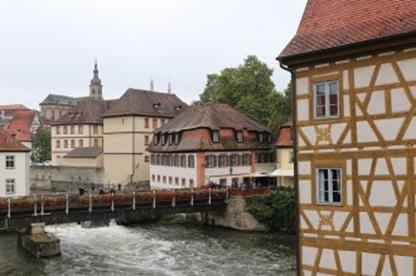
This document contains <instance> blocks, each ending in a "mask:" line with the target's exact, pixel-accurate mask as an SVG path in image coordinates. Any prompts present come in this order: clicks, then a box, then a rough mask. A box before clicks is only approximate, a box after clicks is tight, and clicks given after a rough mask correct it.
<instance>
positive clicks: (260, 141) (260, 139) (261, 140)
mask: <svg viewBox="0 0 416 276" xmlns="http://www.w3.org/2000/svg"><path fill="white" fill-rule="evenodd" d="M258 139H259V143H263V142H264V133H259V135H258Z"/></svg>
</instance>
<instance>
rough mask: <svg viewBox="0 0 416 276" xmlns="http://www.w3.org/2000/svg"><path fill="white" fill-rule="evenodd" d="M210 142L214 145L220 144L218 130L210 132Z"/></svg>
mask: <svg viewBox="0 0 416 276" xmlns="http://www.w3.org/2000/svg"><path fill="white" fill-rule="evenodd" d="M212 142H213V143H216V144H217V143H219V142H220V132H219V131H218V130H213V131H212Z"/></svg>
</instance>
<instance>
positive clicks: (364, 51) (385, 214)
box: [279, 0, 416, 275]
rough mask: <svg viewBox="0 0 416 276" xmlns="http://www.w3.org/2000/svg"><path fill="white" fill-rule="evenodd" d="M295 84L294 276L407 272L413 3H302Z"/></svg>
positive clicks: (411, 231)
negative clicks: (296, 266)
mask: <svg viewBox="0 0 416 276" xmlns="http://www.w3.org/2000/svg"><path fill="white" fill-rule="evenodd" d="M279 61H280V63H281V66H282V67H283V68H285V69H287V70H289V71H290V72H291V73H292V79H293V81H294V84H295V93H294V110H295V112H294V113H295V114H294V116H295V125H296V128H295V129H296V136H295V137H296V141H295V146H296V151H297V154H296V159H297V162H296V163H295V164H296V165H295V172H297V181H296V183H297V196H298V203H299V210H298V217H299V271H300V274H301V275H324V274H325V275H416V222H415V218H416V217H415V215H416V213H415V190H416V183H415V180H416V177H415V172H416V166H415V161H416V2H415V1H414V0H354V1H351V0H337V1H333V0H309V1H308V4H307V6H306V10H305V13H304V15H303V18H302V21H301V23H300V26H299V29H298V31H297V33H296V35H295V37H294V38H293V40H292V41H291V42H290V43H289V45H288V46H287V47H286V48H285V49H284V50H283V52H282V53H281V54H280V56H279Z"/></svg>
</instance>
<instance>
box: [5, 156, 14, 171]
mask: <svg viewBox="0 0 416 276" xmlns="http://www.w3.org/2000/svg"><path fill="white" fill-rule="evenodd" d="M14 163H15V158H14V155H7V156H6V169H9V170H12V169H14V165H15V164H14Z"/></svg>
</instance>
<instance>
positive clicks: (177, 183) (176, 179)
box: [175, 177, 179, 185]
mask: <svg viewBox="0 0 416 276" xmlns="http://www.w3.org/2000/svg"><path fill="white" fill-rule="evenodd" d="M175 185H179V177H175Z"/></svg>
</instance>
